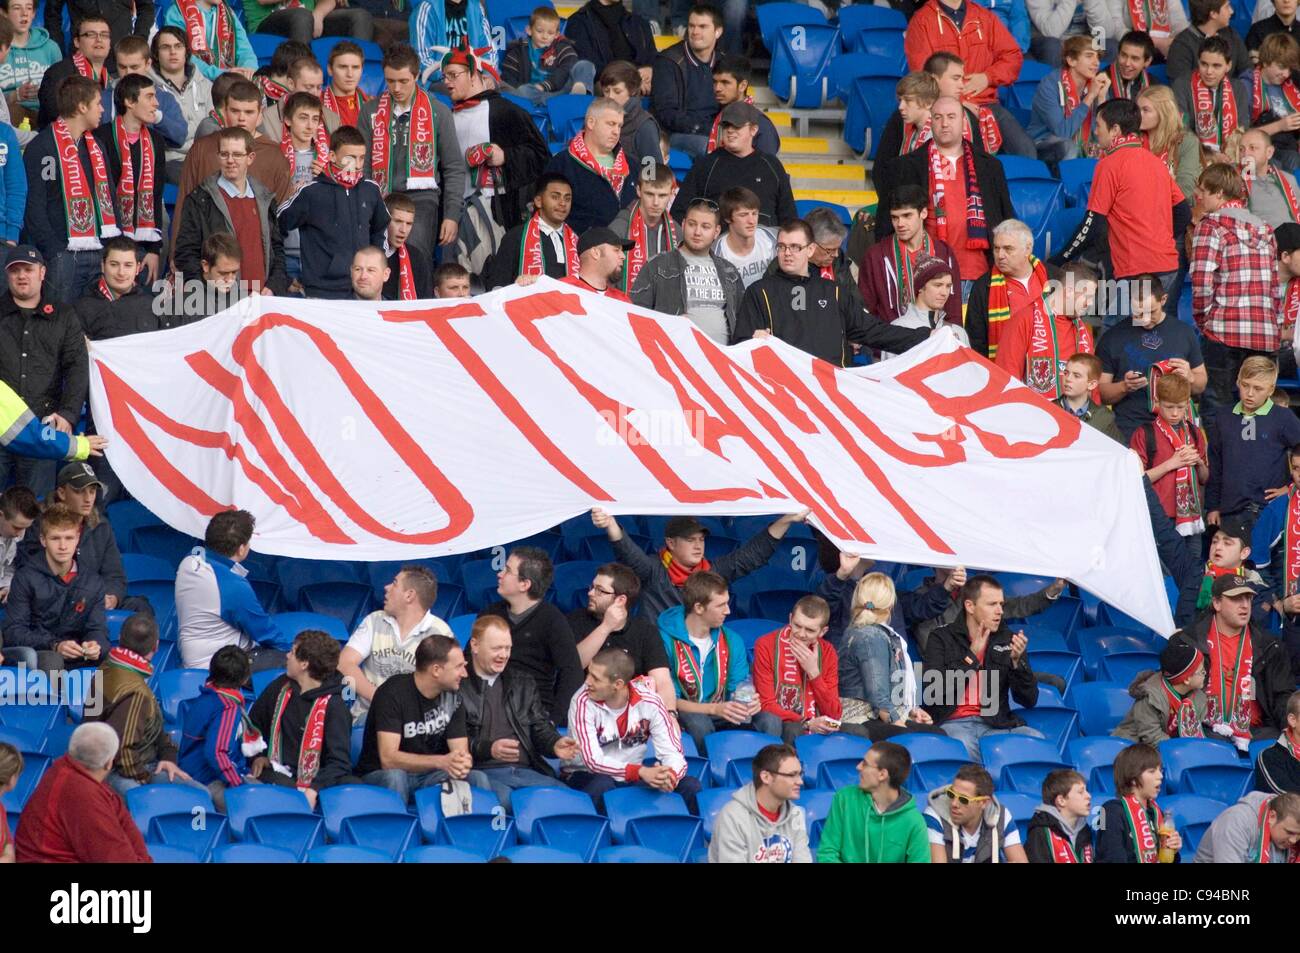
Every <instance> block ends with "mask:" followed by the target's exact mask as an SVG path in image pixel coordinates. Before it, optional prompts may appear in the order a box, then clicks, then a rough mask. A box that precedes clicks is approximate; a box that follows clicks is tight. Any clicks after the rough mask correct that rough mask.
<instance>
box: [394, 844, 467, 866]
mask: <svg viewBox="0 0 1300 953" xmlns="http://www.w3.org/2000/svg"><path fill="white" fill-rule="evenodd" d="M402 863H404V864H482V863H486V861H485V860H484V858H483V857H481V856H480V855H478V854H474V853H471V852H470V851H467V850H458V849H457V848H455V847H440V846H438V845H436V844H422V845H420V846H419V847H408V848H407V849H406V853H405V854H403V855H402Z"/></svg>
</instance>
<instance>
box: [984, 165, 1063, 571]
mask: <svg viewBox="0 0 1300 953" xmlns="http://www.w3.org/2000/svg"><path fill="white" fill-rule="evenodd" d="M998 161H999V162H1001V163H1002V172H1003V174H1004V175H1005V176H1006V177H1007V181H1008V182H1010V181H1011V180H1012V179H1050V178H1052V170H1051V169H1050V168H1048V165H1047V163H1046V162H1040V161H1039V160H1038V159H1028V158H1025V157H1024V156H1016V155H1011V154H1010V153H999V154H998ZM995 575H996V576H998V577H999V578H1001V577H1004V576H1013V575H1015V573H996V574H995ZM1049 582H1051V580H1050V579H1048V580H1045V581H1044V582H1043V585H1044V586H1045V585H1047V584H1048V583H1049ZM1003 585H1006V583H1005V582H1004V583H1003ZM1038 588H1040V589H1041V588H1042V586H1039V587H1038ZM1031 591H1035V592H1036V591H1037V590H1031ZM1016 594H1017V595H1024V593H1023V592H1022V593H1016Z"/></svg>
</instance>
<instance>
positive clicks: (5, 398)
mask: <svg viewBox="0 0 1300 953" xmlns="http://www.w3.org/2000/svg"><path fill="white" fill-rule="evenodd" d="M0 447H2V448H4V449H5V450H8V451H9V452H10V453H16V454H18V455H19V456H21V457H41V458H42V459H46V460H85V459H86V458H87V457H89V456H90V441H89V440H87V439H86V438H85V437H78V436H69V435H68V434H66V433H63V432H62V431H59V430H56V429H55V428H54V427H53V426H51V425H48V424H43V423H41V421H40V419H39V418H38V417H37V416H36V415H35V414H34V413H32V411H31V408H30V407H28V406H27V404H26V403H24V401H23V399H22V398H21V397H19V396H18V394H17V393H15V391H14V389H13V388H12V387H10V386H9V385H8V384H6V383H5V382H4V381H0Z"/></svg>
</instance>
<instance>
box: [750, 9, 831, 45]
mask: <svg viewBox="0 0 1300 953" xmlns="http://www.w3.org/2000/svg"><path fill="white" fill-rule="evenodd" d="M754 13H755V15H756V16H757V17H758V34H759V36H761V37H762V38H763V45H764V46H766V47H767V48H768V50H769V51H771V50H772V49H773V44H774V42H775V36H776V34H777V32H778V31H779V30H780V29H781V28H782V27H786V26H791V25H794V24H799V23H802V24H804V25H806V26H822V25H825V23H826V15H825V14H823V13H822V12H821V11H820V10H816V9H813V8H812V7H809V6H808V5H807V4H804V3H765V4H761V5H759V6H757V7H755V9H754Z"/></svg>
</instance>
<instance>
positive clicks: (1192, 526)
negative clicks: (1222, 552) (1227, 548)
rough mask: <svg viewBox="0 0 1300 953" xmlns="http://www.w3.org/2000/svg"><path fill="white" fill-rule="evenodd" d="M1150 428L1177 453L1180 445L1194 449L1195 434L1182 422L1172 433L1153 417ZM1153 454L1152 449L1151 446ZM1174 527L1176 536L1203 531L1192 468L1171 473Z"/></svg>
mask: <svg viewBox="0 0 1300 953" xmlns="http://www.w3.org/2000/svg"><path fill="white" fill-rule="evenodd" d="M1151 423H1152V426H1153V427H1155V429H1156V431H1157V432H1159V434H1160V436H1162V437H1164V438H1165V440H1167V441H1169V446H1171V447H1173V450H1174V453H1177V452H1178V451H1179V450H1181V449H1182V448H1183V447H1184V446H1191V447H1193V448H1196V431H1195V430H1194V429H1192V427H1191V426H1190V425H1189V424H1187V423H1183V424H1181V425H1179V427H1178V429H1177V430H1175V429H1174V428H1173V427H1171V426H1169V422H1168V421H1166V420H1165V418H1163V417H1161V416H1160V415H1159V414H1156V416H1155V419H1154V420H1152V422H1151ZM1151 450H1152V454H1153V455H1154V452H1155V448H1154V447H1152V448H1151ZM1174 528H1175V529H1177V530H1178V535H1179V536H1195V535H1196V534H1197V533H1203V532H1205V520H1204V519H1202V517H1201V491H1200V486H1199V485H1198V483H1197V479H1196V466H1195V464H1193V465H1192V466H1186V467H1179V468H1178V469H1176V470H1175V471H1174Z"/></svg>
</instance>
